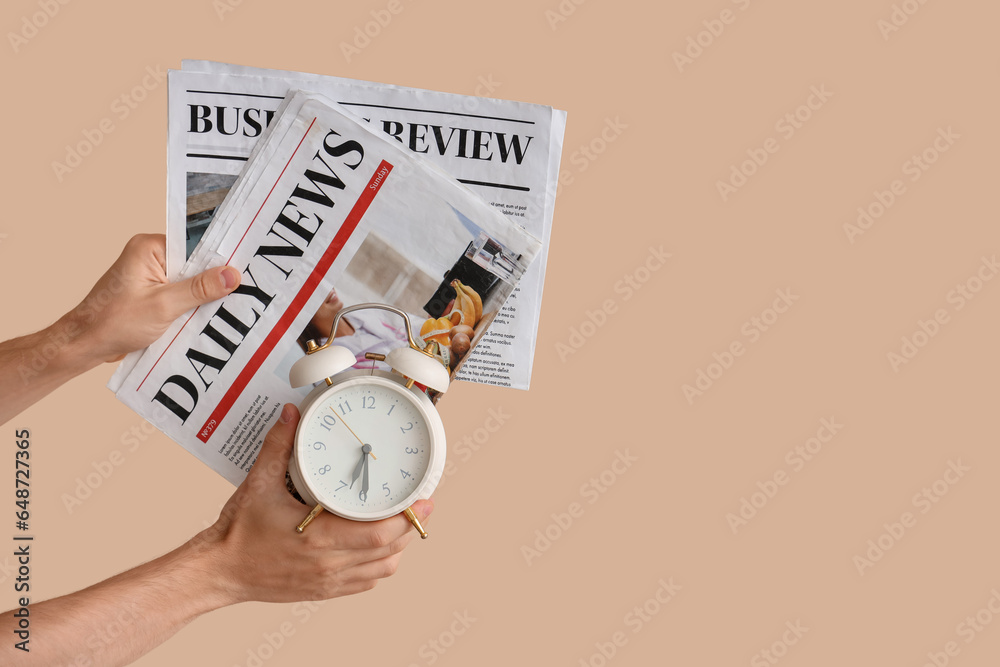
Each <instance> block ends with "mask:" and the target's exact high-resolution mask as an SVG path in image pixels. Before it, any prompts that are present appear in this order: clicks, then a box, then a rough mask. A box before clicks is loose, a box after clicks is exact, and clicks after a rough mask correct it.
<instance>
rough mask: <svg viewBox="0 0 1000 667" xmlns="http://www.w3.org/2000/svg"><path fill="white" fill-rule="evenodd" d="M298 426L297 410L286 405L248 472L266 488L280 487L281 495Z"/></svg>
mask: <svg viewBox="0 0 1000 667" xmlns="http://www.w3.org/2000/svg"><path fill="white" fill-rule="evenodd" d="M298 424H299V409H298V408H296V407H295V406H294V405H292V404H291V403H286V404H285V405H284V407H282V409H281V415H280V416H279V417H278V420H277V421H276V422H275V423H274V426H272V427H271V430H270V431H268V433H267V436H266V437H265V438H264V443H263V444H262V445H261V446H260V453H258V454H257V461H256V462H255V463H254V464H253V468H252V469H251V471H250V472H251V474H253V476H254V478H255V479H256V480H263V484H265V485H267V486H277V487H280V488H281V490H282V492H283V493H284V492H285V471H286V470H287V469H288V459H289V458H290V457H291V455H292V446H293V444H294V441H295V428H296V427H297V426H298ZM289 498H291V496H289Z"/></svg>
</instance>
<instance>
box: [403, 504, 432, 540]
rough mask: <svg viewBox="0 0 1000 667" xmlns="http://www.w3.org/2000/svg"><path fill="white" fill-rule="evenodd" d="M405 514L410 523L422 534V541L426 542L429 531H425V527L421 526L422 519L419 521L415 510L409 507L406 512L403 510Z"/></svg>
mask: <svg viewBox="0 0 1000 667" xmlns="http://www.w3.org/2000/svg"><path fill="white" fill-rule="evenodd" d="M403 514H405V515H406V518H407V519H409V520H410V523H412V524H413V527H414V528H416V529H417V532H418V533H420V539H422V540H426V539H427V531H426V530H424V527H423V526H421V525H420V519H418V518H417V515H416V514H414V513H413V508H412V507H407V508H406V509H405V510H403Z"/></svg>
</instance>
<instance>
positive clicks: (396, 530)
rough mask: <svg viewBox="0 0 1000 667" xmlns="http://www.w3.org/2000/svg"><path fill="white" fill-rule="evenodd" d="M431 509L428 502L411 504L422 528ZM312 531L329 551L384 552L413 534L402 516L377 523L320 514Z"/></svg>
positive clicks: (432, 507) (410, 526)
mask: <svg viewBox="0 0 1000 667" xmlns="http://www.w3.org/2000/svg"><path fill="white" fill-rule="evenodd" d="M433 509H434V503H433V502H432V501H430V500H418V501H417V502H415V503H414V504H413V513H414V514H416V515H417V518H418V519H419V520H420V523H422V524H423V523H424V522H426V520H427V517H429V516H430V514H431V512H432V511H433ZM320 520H322V521H320ZM314 528H317V529H319V531H321V532H322V534H323V535H324V536H326V537H327V540H328V541H327V540H324V541H326V542H327V546H328V548H330V549H343V550H347V549H357V550H361V551H369V550H380V549H381V550H385V549H387V548H388V547H389V546H390V545H392V544H393V543H394V542H395V541H396V540H398V539H400V538H401V537H403V536H404V535H407V534H408V533H410V532H413V531H414V529H413V526H412V525H411V524H410V521H409V520H408V519H407V518H406V517H405V516H403V515H402V514H398V515H396V516H394V517H389V518H388V519H382V520H381V521H349V520H347V519H342V518H340V517H337V516H334V515H332V514H326V513H324V514H321V515H320V516H319V517H317V520H316V521H314V522H313V525H312V526H310V530H313V529H314ZM319 531H318V532H319Z"/></svg>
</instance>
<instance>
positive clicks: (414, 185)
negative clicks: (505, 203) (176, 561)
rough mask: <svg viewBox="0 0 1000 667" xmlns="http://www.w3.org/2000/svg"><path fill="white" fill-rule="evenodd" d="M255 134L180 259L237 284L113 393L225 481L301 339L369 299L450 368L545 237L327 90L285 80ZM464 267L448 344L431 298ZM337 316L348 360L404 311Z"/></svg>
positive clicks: (379, 340) (371, 346)
mask: <svg viewBox="0 0 1000 667" xmlns="http://www.w3.org/2000/svg"><path fill="white" fill-rule="evenodd" d="M262 134H263V136H262V137H261V140H260V141H259V142H258V143H257V144H256V145H255V147H254V148H253V155H252V156H250V159H249V160H248V161H247V163H246V165H245V168H244V169H243V173H242V175H241V176H240V177H239V179H238V180H237V181H235V182H234V183H233V184H232V187H231V188H229V189H228V194H227V196H226V198H225V200H224V201H223V202H222V203H221V204H220V205H219V206H218V210H217V212H216V213H215V219H214V222H213V223H212V225H211V227H210V229H209V230H208V232H207V233H206V234H205V235H204V237H203V238H202V240H201V242H200V243H199V245H198V247H197V249H196V250H195V252H194V253H193V254H192V255H191V257H190V259H189V260H188V262H187V263H186V265H185V266H184V268H183V269H182V271H181V273H180V277H185V276H187V275H194V274H196V273H198V272H200V271H203V270H205V269H206V268H209V267H211V266H217V265H221V264H229V265H231V266H235V267H237V268H239V269H241V271H242V282H241V285H240V286H239V287H238V288H237V289H236V290H235V291H234V292H233V293H232V294H230V295H229V296H227V297H225V298H224V299H222V300H220V301H219V302H216V303H212V304H208V305H207V306H203V307H201V308H198V309H195V310H194V311H193V312H192V313H190V314H189V315H185V316H184V317H182V318H180V319H179V320H177V321H176V322H174V323H173V324H172V325H171V327H170V328H169V329H168V330H167V332H166V333H165V334H164V335H163V336H162V337H161V338H160V339H159V340H158V341H157V342H156V343H154V344H153V345H151V346H150V347H149V348H147V349H146V350H145V351H144V352H143V353H142V354H141V356H140V357H139V358H138V360H137V361H136V363H135V364H134V365H132V367H131V368H130V369H124V368H123V369H122V370H121V372H120V374H119V377H118V380H117V382H116V384H117V389H116V396H117V397H118V398H119V399H120V400H121V401H122V402H124V403H125V404H126V405H128V406H129V407H131V408H132V409H133V410H135V411H136V412H137V413H139V414H140V415H142V416H143V417H145V418H147V419H149V420H150V421H151V422H152V423H153V424H154V425H155V426H157V427H158V428H160V429H161V430H162V431H164V432H165V433H166V434H167V435H169V436H170V437H171V438H173V439H174V440H175V441H177V442H178V443H180V444H181V445H182V446H184V447H185V448H186V449H188V450H189V451H190V452H192V453H193V454H195V455H196V456H197V457H198V458H199V459H201V460H202V461H203V462H205V463H206V464H208V465H209V466H210V467H212V468H213V469H214V470H216V471H217V472H219V473H220V474H221V475H222V476H223V477H225V478H226V479H228V480H230V481H231V482H232V483H234V484H238V483H239V482H240V481H241V480H242V479H243V478H244V477H245V475H246V473H247V471H248V470H249V469H250V466H251V465H252V464H253V462H254V460H255V459H256V454H257V451H258V449H259V447H260V444H261V442H262V441H263V438H264V435H265V433H266V431H267V429H268V427H269V426H270V425H271V424H272V423H273V421H274V419H275V418H276V416H277V414H278V413H279V411H280V406H281V405H282V404H283V403H285V402H295V403H298V402H301V401H302V400H303V398H304V397H305V395H306V394H307V393H308V391H309V388H304V389H293V388H292V387H291V386H290V385H289V382H288V372H289V369H290V368H291V365H292V364H293V363H294V362H295V361H296V360H297V359H299V358H301V357H302V356H303V354H304V350H305V348H306V342H307V341H308V340H315V341H317V342H319V343H322V342H324V341H325V339H326V337H327V336H329V335H330V333H331V327H332V325H333V323H334V316H335V315H336V313H337V312H339V310H341V309H342V308H344V307H345V306H348V305H355V304H358V303H366V302H371V301H380V302H385V303H389V304H391V305H394V306H396V307H397V308H400V309H401V310H403V311H404V312H407V313H411V316H410V319H411V321H412V322H413V324H414V325H415V326H416V327H418V328H419V331H420V334H421V335H422V337H423V339H424V340H425V341H430V340H434V341H437V342H439V346H436V347H437V348H438V351H439V354H440V355H441V356H440V361H441V363H444V364H449V365H451V366H453V367H455V368H460V366H461V364H462V361H463V360H464V358H467V357H468V356H469V355H470V354H471V353H470V352H468V348H472V349H475V348H476V346H477V344H478V343H479V341H480V340H481V339H482V337H483V334H484V333H485V331H486V329H487V328H488V327H489V326H490V325H491V324H492V323H493V322H494V321H495V320H496V318H498V314H499V313H500V311H501V308H502V307H503V305H504V303H505V301H506V300H507V299H508V297H509V296H510V295H511V294H512V292H513V291H514V289H515V287H516V285H517V283H518V281H519V279H520V278H521V277H522V276H524V275H525V272H526V271H527V270H528V268H529V267H530V266H531V264H532V260H534V259H535V257H536V256H537V255H538V254H539V252H540V249H541V242H540V241H539V240H538V239H537V238H535V237H534V236H532V235H531V234H529V233H528V232H527V231H525V230H524V228H522V227H520V226H518V225H516V224H514V223H513V222H511V221H510V220H509V219H508V218H506V217H505V216H503V215H502V214H501V213H500V212H499V211H498V210H497V209H496V208H495V207H492V206H490V205H489V204H488V203H486V202H485V201H483V200H482V199H481V198H479V197H477V196H476V195H475V194H473V193H472V192H470V191H469V190H468V189H467V188H466V187H465V186H463V185H461V184H459V183H458V182H457V181H455V180H454V179H451V178H450V177H448V176H446V175H445V174H443V173H442V172H441V171H440V170H438V169H436V168H434V167H433V166H431V165H430V164H429V163H427V162H426V161H424V160H422V159H420V158H418V157H414V156H413V155H412V153H410V152H409V151H408V150H406V149H405V148H404V147H402V146H400V145H399V144H398V143H397V142H394V141H392V140H391V139H388V138H386V137H385V135H384V134H383V133H381V132H378V131H376V130H375V129H373V128H372V127H371V126H370V125H369V124H367V123H365V122H364V121H362V120H361V119H359V118H358V117H357V116H354V115H353V114H349V113H346V112H345V111H344V110H342V109H340V108H339V107H338V105H337V104H336V103H335V102H333V101H332V100H330V99H328V98H326V97H324V96H323V95H320V94H317V93H306V92H302V91H293V92H290V93H289V96H288V97H287V98H286V99H285V100H284V101H283V102H282V103H281V104H280V105H279V108H278V109H277V110H276V114H275V116H274V117H273V119H272V122H271V123H270V124H269V126H268V127H267V128H266V129H264V130H263V131H262ZM459 265H462V266H463V267H464V270H465V275H466V276H467V280H468V281H469V282H470V283H474V284H476V285H478V286H479V289H478V290H474V291H475V293H476V295H477V296H479V297H480V303H481V305H480V306H479V307H478V308H477V307H476V306H475V301H474V300H473V299H471V298H470V297H469V294H470V292H463V294H464V296H465V298H464V299H463V298H462V296H461V295H460V294H459V290H460V288H463V287H465V288H466V289H469V288H468V287H467V286H466V285H464V283H461V281H456V282H458V283H459V284H458V286H455V285H454V284H453V285H449V288H450V289H451V290H452V294H453V299H454V302H451V301H450V300H449V303H446V304H444V306H443V308H444V310H445V312H446V316H447V314H448V313H450V315H451V317H452V320H451V321H450V322H449V324H458V325H459V326H468V327H469V335H468V346H464V347H465V349H463V350H458V351H456V350H455V347H456V346H455V345H454V343H452V344H451V345H450V350H449V345H448V344H447V342H446V341H447V336H445V335H444V333H446V332H447V329H445V328H442V326H441V325H439V320H438V318H435V317H428V316H427V314H426V312H427V310H428V304H429V303H430V301H433V300H434V299H435V298H436V297H437V289H438V286H439V278H440V276H442V275H444V274H445V273H447V272H449V271H454V270H455V267H457V266H459ZM387 295H388V296H387ZM421 325H423V326H421ZM341 327H343V330H341ZM341 327H338V328H337V330H336V332H334V336H335V337H336V338H337V344H338V345H344V346H346V347H348V348H349V349H350V350H351V351H352V352H353V353H354V354H355V356H356V358H357V360H358V365H357V367H358V368H373V367H374V365H375V364H376V363H377V362H372V361H368V360H366V356H365V355H366V353H368V352H376V353H381V354H385V353H386V352H388V351H389V350H391V349H393V348H395V347H399V346H400V345H403V344H405V341H406V331H405V327H404V323H403V322H402V320H401V319H399V318H396V317H395V316H393V315H392V314H390V313H385V312H384V311H355V312H354V313H351V314H349V315H347V316H345V317H343V318H342V319H341ZM414 333H415V335H416V333H417V332H414ZM453 338H454V337H453ZM452 352H453V353H454V354H451V353H452Z"/></svg>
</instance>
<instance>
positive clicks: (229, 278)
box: [164, 265, 240, 317]
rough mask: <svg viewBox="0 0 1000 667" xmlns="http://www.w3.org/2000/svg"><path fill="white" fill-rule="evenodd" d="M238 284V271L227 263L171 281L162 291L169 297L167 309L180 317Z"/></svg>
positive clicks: (224, 294) (220, 296)
mask: <svg viewBox="0 0 1000 667" xmlns="http://www.w3.org/2000/svg"><path fill="white" fill-rule="evenodd" d="M239 284H240V272H239V271H237V270H236V269H234V268H233V267H231V266H228V265H227V266H218V267H215V268H214V269H209V270H207V271H205V272H203V273H200V274H198V275H197V276H194V277H193V278H188V279H187V280H181V281H179V282H176V283H172V284H170V285H169V286H168V287H167V288H166V289H165V290H164V291H165V292H166V296H167V299H169V305H168V307H169V309H170V310H171V311H172V312H173V313H175V315H174V317H180V316H181V315H183V314H184V313H186V312H188V311H189V310H191V309H193V308H196V307H198V306H200V305H202V304H204V303H208V302H209V301H215V300H216V299H221V298H222V297H224V296H226V295H227V294H229V293H230V292H232V291H233V290H234V289H236V287H237V286H238V285H239Z"/></svg>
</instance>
